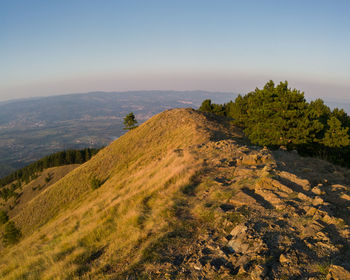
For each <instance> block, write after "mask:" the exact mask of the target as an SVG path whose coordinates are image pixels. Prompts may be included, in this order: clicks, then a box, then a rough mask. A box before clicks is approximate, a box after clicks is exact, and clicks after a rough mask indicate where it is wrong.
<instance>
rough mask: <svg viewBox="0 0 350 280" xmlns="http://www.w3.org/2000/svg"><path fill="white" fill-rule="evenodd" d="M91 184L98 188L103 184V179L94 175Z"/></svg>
mask: <svg viewBox="0 0 350 280" xmlns="http://www.w3.org/2000/svg"><path fill="white" fill-rule="evenodd" d="M90 184H91V188H92V189H93V190H96V189H98V188H99V187H101V186H102V185H103V181H102V180H100V179H98V178H96V177H92V178H91V182H90Z"/></svg>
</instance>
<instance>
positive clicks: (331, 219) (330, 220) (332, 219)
mask: <svg viewBox="0 0 350 280" xmlns="http://www.w3.org/2000/svg"><path fill="white" fill-rule="evenodd" d="M322 220H323V221H324V222H325V223H327V224H335V223H337V220H336V219H335V218H331V217H330V216H329V215H327V214H326V215H325V216H324V217H323V218H322Z"/></svg>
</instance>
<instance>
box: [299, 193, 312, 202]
mask: <svg viewBox="0 0 350 280" xmlns="http://www.w3.org/2000/svg"><path fill="white" fill-rule="evenodd" d="M298 198H299V199H301V200H306V201H311V198H310V197H308V196H306V195H305V194H303V193H301V192H300V193H298Z"/></svg>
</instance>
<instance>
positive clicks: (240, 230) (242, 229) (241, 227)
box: [230, 225, 248, 238]
mask: <svg viewBox="0 0 350 280" xmlns="http://www.w3.org/2000/svg"><path fill="white" fill-rule="evenodd" d="M247 229H248V228H247V227H246V226H245V225H238V226H236V227H235V228H234V229H233V230H232V231H231V232H230V234H231V235H232V238H236V237H237V236H238V235H241V234H245V233H246V232H247Z"/></svg>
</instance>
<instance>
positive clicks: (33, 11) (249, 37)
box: [0, 0, 350, 101]
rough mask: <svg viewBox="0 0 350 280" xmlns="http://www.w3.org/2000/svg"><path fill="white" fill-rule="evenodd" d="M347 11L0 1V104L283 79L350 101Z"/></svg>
mask: <svg viewBox="0 0 350 280" xmlns="http://www.w3.org/2000/svg"><path fill="white" fill-rule="evenodd" d="M349 12H350V2H348V1H344V0H338V1H332V2H331V1H301V0H298V1H283V2H281V1H277V0H274V1H273V0H269V1H257V0H255V1H253V0H250V1H244V2H242V1H227V0H220V1H215V2H213V1H209V0H201V1H199V0H187V1H184V0H179V1H171V2H170V1H160V0H150V1H137V0H128V1H124V0H119V1H103V2H102V1H92V0H86V1H83V0H76V1H67V0H63V1H49V2H46V1H44V2H43V1H38V0H31V1H18V0H14V1H6V2H2V3H1V4H0V24H1V28H0V41H1V44H0V60H1V66H0V100H10V99H17V98H28V97H34V96H35V97H36V96H49V95H60V94H67V93H75V92H91V91H133V90H207V91H214V92H215V91H224V92H234V93H243V94H244V93H247V92H249V91H252V90H254V89H255V88H256V87H262V86H263V85H264V84H265V83H266V82H267V81H268V80H270V79H271V80H274V81H275V82H276V83H278V82H279V81H285V80H287V81H288V82H289V84H290V87H292V88H297V89H299V90H301V91H304V92H305V96H306V97H307V98H308V99H314V98H318V97H319V98H323V99H327V100H338V101H341V100H345V99H350V79H349V77H350V68H349V64H350V54H349V52H348V50H349V49H350V38H349V36H347V33H348V29H349V27H350V18H349V17H348V14H349Z"/></svg>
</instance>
